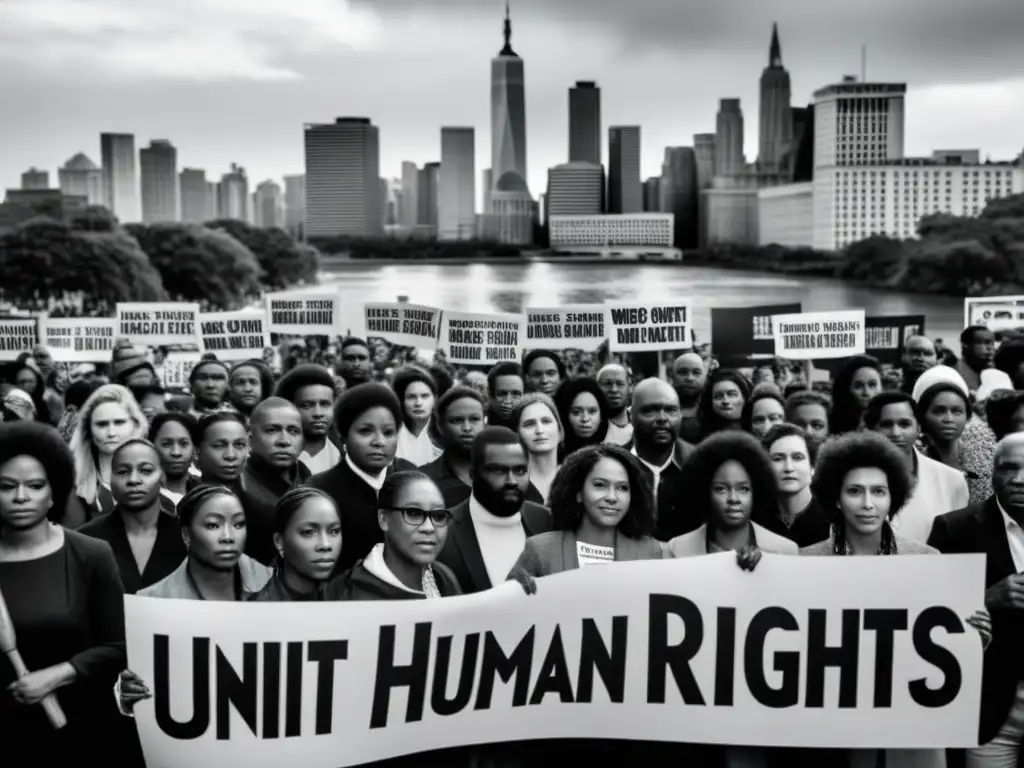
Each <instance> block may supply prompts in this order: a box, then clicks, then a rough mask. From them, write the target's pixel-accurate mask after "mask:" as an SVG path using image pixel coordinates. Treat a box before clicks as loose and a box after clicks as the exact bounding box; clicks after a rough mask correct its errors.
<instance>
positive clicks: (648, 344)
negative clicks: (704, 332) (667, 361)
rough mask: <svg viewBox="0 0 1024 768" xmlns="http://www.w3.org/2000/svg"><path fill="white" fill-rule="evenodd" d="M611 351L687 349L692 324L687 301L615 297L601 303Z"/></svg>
mask: <svg viewBox="0 0 1024 768" xmlns="http://www.w3.org/2000/svg"><path fill="white" fill-rule="evenodd" d="M604 311H605V315H604V325H605V329H606V330H607V332H608V343H609V349H610V351H612V352H656V351H658V350H661V349H680V350H682V349H690V348H691V347H692V346H693V338H692V335H691V333H690V329H691V327H692V325H693V319H692V315H691V313H690V303H689V302H688V301H640V300H637V301H618V302H613V303H608V304H605V305H604Z"/></svg>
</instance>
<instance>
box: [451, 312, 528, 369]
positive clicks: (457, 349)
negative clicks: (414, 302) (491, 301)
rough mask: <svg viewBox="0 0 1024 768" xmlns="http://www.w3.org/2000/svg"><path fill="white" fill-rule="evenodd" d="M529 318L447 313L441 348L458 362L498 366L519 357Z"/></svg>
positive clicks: (452, 359)
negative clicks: (496, 364) (497, 364)
mask: <svg viewBox="0 0 1024 768" xmlns="http://www.w3.org/2000/svg"><path fill="white" fill-rule="evenodd" d="M525 326H526V318H525V317H524V316H523V315H507V314H491V313H480V312H448V311H446V312H444V314H443V317H442V319H441V344H440V348H441V351H443V352H444V354H445V355H446V356H447V358H448V360H449V361H450V362H452V363H455V364H456V365H467V364H470V365H494V364H495V363H500V362H502V361H504V360H519V358H520V356H521V355H522V349H523V336H524V333H525V330H526V329H525Z"/></svg>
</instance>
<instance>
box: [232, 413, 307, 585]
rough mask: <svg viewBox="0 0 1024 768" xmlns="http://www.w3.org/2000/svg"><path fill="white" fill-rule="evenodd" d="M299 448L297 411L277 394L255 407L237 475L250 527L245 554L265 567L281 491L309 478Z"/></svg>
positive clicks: (272, 553)
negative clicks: (301, 460)
mask: <svg viewBox="0 0 1024 768" xmlns="http://www.w3.org/2000/svg"><path fill="white" fill-rule="evenodd" d="M303 447H304V442H303V437H302V415H301V414H300V413H299V409H298V408H296V407H295V406H294V405H292V404H291V403H289V402H288V401H287V400H285V399H284V398H281V397H270V398H267V399H266V400H264V401H263V402H262V403H260V404H259V405H257V406H256V407H255V408H254V409H253V411H252V417H251V418H250V420H249V458H247V459H246V460H245V466H244V467H242V476H241V478H240V491H241V492H240V494H239V498H241V500H242V506H243V507H245V522H246V527H247V528H248V529H249V533H248V536H247V538H246V543H245V554H247V555H249V557H251V558H253V559H255V560H258V561H259V562H261V563H263V564H264V565H273V563H274V558H275V556H276V555H277V550H276V549H275V548H274V541H273V535H274V507H276V506H277V501H278V499H280V498H281V497H282V496H284V494H285V493H287V492H288V491H290V490H291V489H292V488H294V487H296V486H298V485H304V484H305V483H306V481H307V480H309V477H310V472H309V469H308V468H307V467H306V465H305V464H303V463H302V462H300V461H299V455H300V454H301V453H302V450H303Z"/></svg>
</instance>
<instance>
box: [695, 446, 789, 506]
mask: <svg viewBox="0 0 1024 768" xmlns="http://www.w3.org/2000/svg"><path fill="white" fill-rule="evenodd" d="M727 461H737V462H739V463H740V464H741V465H742V466H743V468H744V469H745V470H746V471H747V474H748V475H750V484H751V487H752V489H753V499H752V503H751V510H750V519H751V520H752V521H753V522H755V523H760V524H763V523H764V522H765V521H770V520H771V519H772V518H774V517H775V516H777V515H778V509H779V502H778V485H777V482H776V480H775V472H774V471H773V470H772V464H771V461H770V460H769V458H768V454H767V453H765V451H764V448H762V447H761V444H760V443H759V442H758V441H757V439H756V438H755V437H754V436H753V435H748V434H747V433H746V432H738V431H735V430H733V431H729V432H717V433H715V434H713V435H711V436H710V437H708V438H707V439H705V440H703V441H701V442H700V443H698V445H697V447H696V448H695V449H694V451H693V453H691V454H690V457H689V458H688V459H687V460H686V462H685V463H684V464H683V470H682V475H681V477H680V491H679V498H680V499H685V500H686V503H687V504H688V505H689V509H690V513H689V514H690V516H691V517H692V518H693V519H694V520H700V521H701V522H707V521H708V520H710V519H711V479H712V478H713V477H714V475H715V472H717V471H718V469H719V467H721V466H722V465H723V464H725V463H726V462H727Z"/></svg>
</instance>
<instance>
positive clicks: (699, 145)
mask: <svg viewBox="0 0 1024 768" xmlns="http://www.w3.org/2000/svg"><path fill="white" fill-rule="evenodd" d="M693 151H694V153H695V154H696V156H697V189H707V188H708V187H710V186H711V180H712V179H713V178H714V177H715V134H713V133H696V134H694V136H693Z"/></svg>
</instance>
